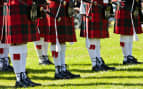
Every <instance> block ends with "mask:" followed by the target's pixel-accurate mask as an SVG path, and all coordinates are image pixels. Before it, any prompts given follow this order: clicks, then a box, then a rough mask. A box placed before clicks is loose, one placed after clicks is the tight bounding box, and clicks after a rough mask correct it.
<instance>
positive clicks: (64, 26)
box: [45, 0, 76, 43]
mask: <svg viewBox="0 0 143 89" xmlns="http://www.w3.org/2000/svg"><path fill="white" fill-rule="evenodd" d="M48 1H49V3H50V4H49V8H50V12H51V13H52V14H54V15H56V12H57V10H58V7H59V3H56V2H55V1H53V0H48ZM65 9H66V8H65V6H64V5H62V6H61V10H60V12H59V17H60V18H61V20H60V21H58V19H57V22H56V23H57V32H58V39H59V42H60V43H63V42H75V41H76V36H75V29H74V22H73V18H69V17H67V14H66V12H65ZM48 21H49V33H48V35H46V38H45V41H48V42H52V43H56V29H55V18H54V17H52V16H49V18H48Z"/></svg>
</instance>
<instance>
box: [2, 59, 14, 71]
mask: <svg viewBox="0 0 143 89" xmlns="http://www.w3.org/2000/svg"><path fill="white" fill-rule="evenodd" d="M0 63H1V64H2V68H1V70H0V71H3V72H13V67H12V66H10V65H9V62H8V61H7V60H6V59H5V58H1V61H0Z"/></svg>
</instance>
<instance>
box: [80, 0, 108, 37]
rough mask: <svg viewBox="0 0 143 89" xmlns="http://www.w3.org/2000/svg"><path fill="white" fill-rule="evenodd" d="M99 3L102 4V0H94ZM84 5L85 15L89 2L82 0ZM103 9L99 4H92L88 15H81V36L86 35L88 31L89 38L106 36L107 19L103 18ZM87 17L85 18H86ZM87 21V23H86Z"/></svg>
mask: <svg viewBox="0 0 143 89" xmlns="http://www.w3.org/2000/svg"><path fill="white" fill-rule="evenodd" d="M94 1H96V2H97V4H98V3H99V4H100V5H104V4H103V1H102V0H94ZM84 3H85V5H86V15H87V13H88V10H89V8H90V3H86V2H84ZM103 11H104V9H103V8H102V7H100V6H97V5H96V6H95V5H92V8H91V10H90V12H89V16H88V17H85V16H84V17H82V26H81V32H80V36H81V37H86V35H87V31H88V37H89V38H107V37H109V33H108V21H107V20H106V19H105V18H104V12H103ZM86 18H87V19H86ZM86 22H87V25H86Z"/></svg>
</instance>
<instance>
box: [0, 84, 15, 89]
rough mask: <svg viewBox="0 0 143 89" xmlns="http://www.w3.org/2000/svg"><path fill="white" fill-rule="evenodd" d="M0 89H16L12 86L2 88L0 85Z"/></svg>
mask: <svg viewBox="0 0 143 89" xmlns="http://www.w3.org/2000/svg"><path fill="white" fill-rule="evenodd" d="M0 89H16V88H15V87H14V86H2V85H0ZM17 89H18V88H17Z"/></svg>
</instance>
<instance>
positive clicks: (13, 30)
mask: <svg viewBox="0 0 143 89" xmlns="http://www.w3.org/2000/svg"><path fill="white" fill-rule="evenodd" d="M9 14H10V16H8V28H9V29H8V31H7V33H6V38H5V39H4V40H5V42H6V43H18V44H21V43H26V42H31V41H36V40H39V39H40V36H39V33H38V29H37V28H36V25H35V24H34V23H32V22H31V21H30V20H29V19H28V7H27V6H25V5H22V4H20V5H11V6H10V13H9Z"/></svg>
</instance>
